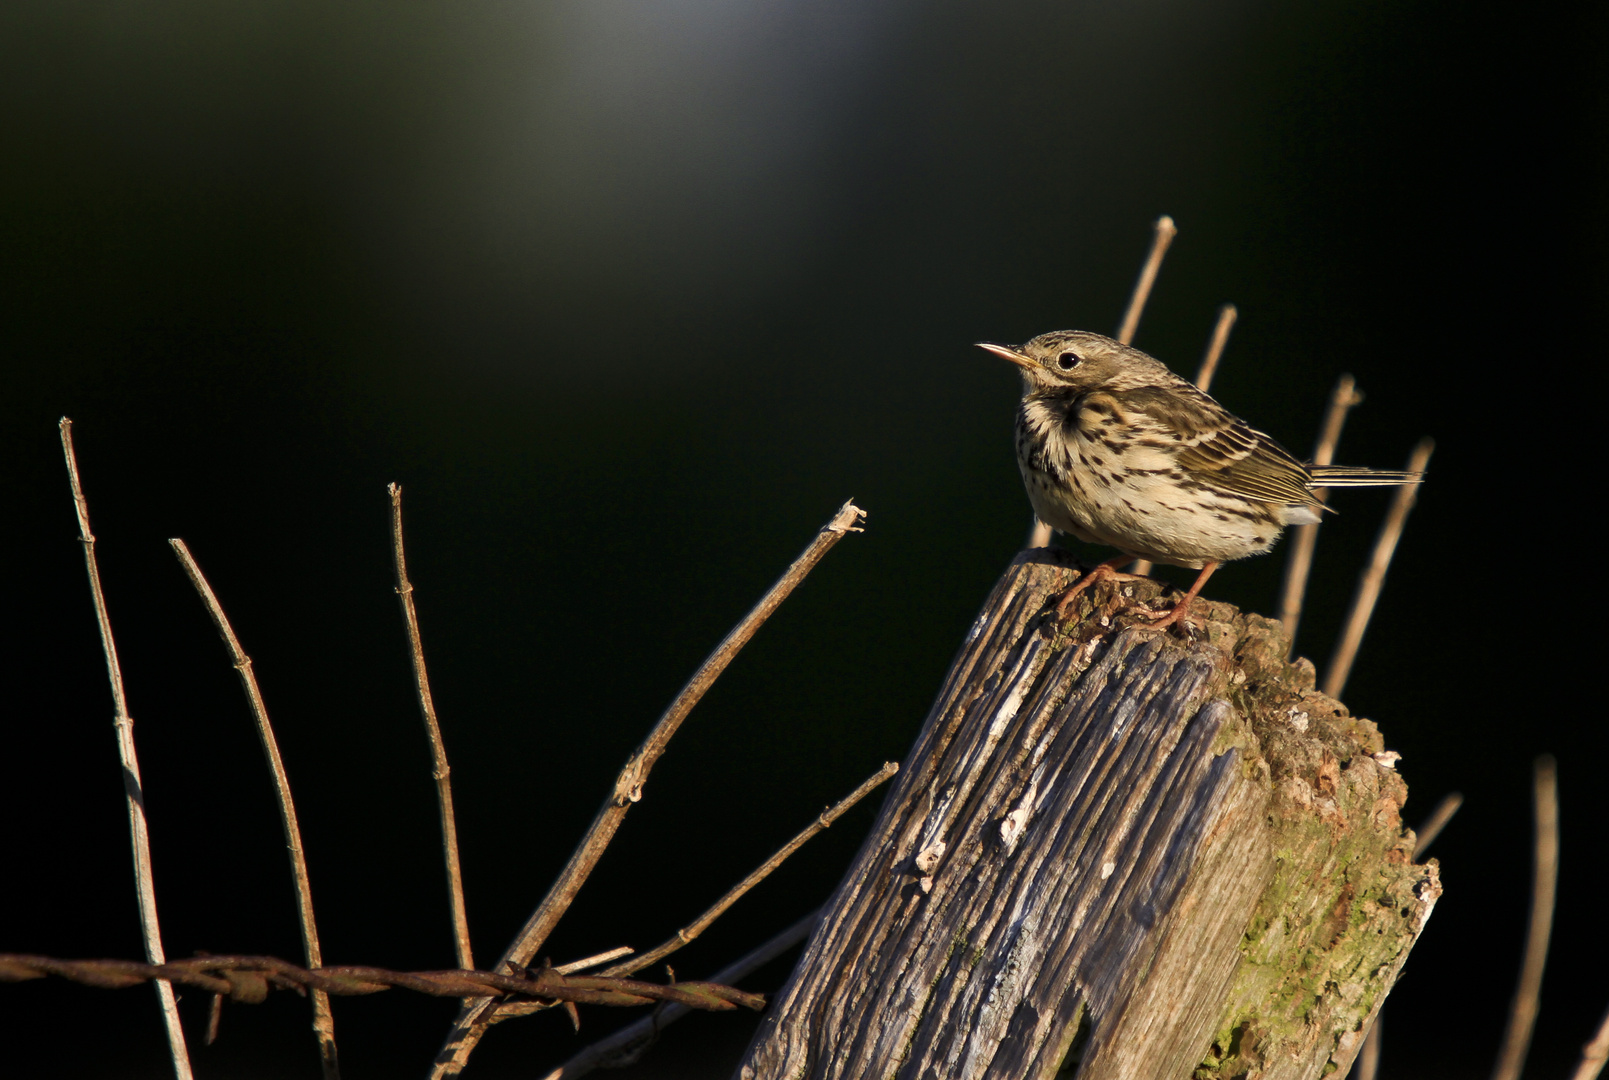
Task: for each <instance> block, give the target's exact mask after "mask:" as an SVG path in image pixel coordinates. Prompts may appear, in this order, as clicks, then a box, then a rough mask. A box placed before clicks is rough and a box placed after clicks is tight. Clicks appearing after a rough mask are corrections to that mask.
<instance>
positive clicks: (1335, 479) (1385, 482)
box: [1307, 465, 1425, 487]
mask: <svg viewBox="0 0 1609 1080" xmlns="http://www.w3.org/2000/svg"><path fill="white" fill-rule="evenodd" d="M1307 472H1308V475H1310V476H1311V477H1312V478H1313V486H1314V487H1391V486H1395V485H1398V484H1417V483H1419V482H1420V481H1422V480H1424V478H1425V474H1424V473H1422V472H1405V471H1403V470H1401V469H1359V468H1353V467H1352V466H1349V465H1309V466H1308V467H1307Z"/></svg>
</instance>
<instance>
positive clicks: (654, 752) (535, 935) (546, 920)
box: [430, 501, 866, 1078]
mask: <svg viewBox="0 0 1609 1080" xmlns="http://www.w3.org/2000/svg"><path fill="white" fill-rule="evenodd" d="M865 516H866V512H865V511H864V510H862V509H861V508H860V507H858V506H856V505H855V504H854V502H853V501H850V502H846V503H844V505H843V506H841V507H839V508H838V512H837V513H836V514H834V515H833V517H832V520H831V521H829V522H827V524H826V525H824V526H822V528H821V531H820V532H819V533H817V534H816V538H815V539H814V540H813V541H811V543H810V546H809V547H807V548H805V550H804V551H803V552H802V553H801V554H800V555H799V557H798V558H797V559H795V560H794V562H793V565H792V566H790V567H788V569H787V570H786V571H785V572H784V573H783V575H782V577H780V578H779V579H777V582H776V584H775V585H772V586H771V589H770V591H768V592H767V593H766V594H765V596H763V597H762V598H761V599H760V602H759V603H758V604H756V605H755V606H754V607H753V609H751V610H750V611H749V613H748V614H747V615H745V616H744V617H743V620H742V621H741V622H739V623H738V624H737V625H736V626H735V627H733V628H732V630H731V631H730V632H729V633H728V634H727V635H726V637H725V639H723V640H722V641H721V643H720V644H719V645H717V646H716V647H715V651H714V652H712V653H710V655H709V658H708V659H706V660H705V661H704V663H703V664H702V665H701V666H700V667H699V669H698V670H697V671H696V672H694V673H693V677H692V678H691V679H689V680H688V682H687V685H686V686H684V687H682V691H681V693H679V694H677V695H676V699H675V700H674V701H672V702H671V703H670V707H669V708H667V709H666V710H665V712H664V714H663V715H661V716H660V718H659V721H658V723H656V724H655V725H654V728H653V730H652V731H650V732H649V733H648V737H647V738H646V739H644V740H643V743H642V745H641V746H639V747H638V748H637V750H636V752H635V753H634V754H632V755H631V758H630V759H629V760H628V761H627V762H626V765H625V768H623V769H621V770H620V775H619V777H617V778H616V780H615V786H614V790H613V791H612V792H610V794H609V797H608V798H607V799H606V800H605V801H604V804H603V807H602V808H601V809H600V810H599V811H598V816H597V817H595V818H594V819H593V821H592V825H591V827H590V828H588V829H587V834H586V836H584V837H582V839H581V843H580V844H579V845H578V846H577V847H576V850H575V853H574V854H572V855H571V856H570V861H569V862H568V863H567V864H566V865H565V867H564V869H563V870H562V871H560V873H559V877H558V880H557V881H555V882H554V883H553V885H552V887H551V888H550V889H549V890H548V894H547V896H545V897H543V899H542V902H541V904H539V905H538V906H537V909H536V911H534V912H533V913H532V914H531V917H530V918H529V919H528V920H527V921H526V923H525V926H524V927H523V928H522V929H521V930H520V932H519V934H518V935H517V936H516V937H515V938H514V940H513V942H511V943H510V944H509V946H508V948H507V950H505V951H504V953H503V957H502V959H501V960H500V961H499V962H498V968H499V970H502V969H504V968H507V967H508V966H510V965H513V966H515V967H523V966H524V965H526V964H528V963H530V961H531V958H532V957H533V956H535V955H536V950H538V949H540V948H541V947H542V943H543V942H544V941H546V940H547V936H548V934H549V933H551V932H552V930H553V927H554V926H555V925H557V923H558V921H559V919H560V918H561V917H562V916H563V915H564V913H565V911H567V910H568V909H569V907H570V904H571V903H572V902H573V901H574V900H575V896H576V893H578V892H579V891H580V890H581V886H582V885H583V884H585V883H586V880H587V878H588V877H589V876H590V875H591V873H592V870H593V867H595V866H597V864H598V860H599V859H601V858H602V857H603V853H604V851H605V849H607V848H608V846H609V842H610V841H611V840H612V839H614V835H615V832H616V831H617V830H618V829H619V828H620V824H621V822H622V821H624V820H625V817H626V812H627V811H628V810H630V809H631V806H632V804H633V803H635V802H637V801H638V800H640V799H641V798H642V790H643V785H644V784H645V783H647V780H648V774H649V772H650V770H652V769H653V767H654V765H655V763H656V762H658V761H659V758H660V757H661V755H663V754H664V753H665V749H666V747H668V746H669V745H670V740H671V737H672V736H673V735H675V734H676V731H677V729H678V728H680V727H681V725H682V721H684V720H686V719H687V715H688V713H690V712H692V710H693V706H694V705H697V704H698V702H699V699H700V698H702V697H703V696H704V694H705V692H706V691H708V690H709V688H710V686H711V685H713V684H714V682H715V680H716V679H717V678H719V677H720V675H721V672H723V671H725V670H726V667H727V665H728V664H730V663H731V662H732V659H733V658H734V657H736V656H737V654H738V653H739V652H740V651H741V650H742V648H743V646H744V645H746V644H748V642H749V639H750V638H752V637H753V636H754V635H755V634H756V633H757V632H758V631H759V629H760V627H761V626H763V625H765V621H766V620H767V619H769V618H770V617H771V614H772V612H774V611H776V609H777V607H778V606H779V605H781V603H782V601H784V600H786V599H787V597H788V594H789V593H791V592H793V590H794V589H796V588H798V587H799V583H800V582H802V581H804V579H805V577H806V576H808V575H809V573H810V571H811V570H813V569H814V568H815V566H816V564H817V563H819V562H820V561H821V560H822V558H823V557H824V556H825V555H826V554H827V552H829V551H831V550H832V549H833V547H834V546H835V545H836V544H837V543H838V541H840V540H842V539H843V538H844V537H845V536H846V535H848V534H849V533H851V532H860V531H861V530H860V529H859V528H858V527H857V522H859V521H860V520H861V519H862V518H864V517H865ZM495 1009H496V1003H495V1002H492V1001H481V1002H477V1003H475V1004H472V1005H468V1006H466V1007H465V1008H464V1009H463V1010H462V1011H461V1012H460V1013H459V1014H458V1019H457V1020H456V1021H455V1022H454V1024H453V1030H452V1031H451V1032H450V1033H449V1034H448V1036H447V1041H446V1042H445V1043H444V1044H443V1046H442V1048H441V1052H440V1053H439V1054H438V1055H437V1056H436V1062H435V1065H434V1067H433V1068H432V1069H431V1072H430V1075H431V1077H432V1078H436V1077H442V1076H453V1075H456V1074H457V1073H458V1072H459V1071H460V1070H462V1069H463V1067H464V1064H465V1062H467V1061H468V1060H469V1055H470V1054H471V1053H473V1052H474V1049H475V1046H476V1044H477V1043H479V1042H480V1038H481V1035H482V1034H484V1032H485V1030H486V1026H487V1025H488V1024H489V1023H491V1022H492V1017H491V1014H492V1013H493V1012H494V1011H495Z"/></svg>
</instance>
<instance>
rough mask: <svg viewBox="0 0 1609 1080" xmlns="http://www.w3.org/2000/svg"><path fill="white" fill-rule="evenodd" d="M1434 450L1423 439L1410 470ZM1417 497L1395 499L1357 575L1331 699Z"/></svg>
mask: <svg viewBox="0 0 1609 1080" xmlns="http://www.w3.org/2000/svg"><path fill="white" fill-rule="evenodd" d="M1435 448H1436V443H1435V440H1433V439H1420V440H1419V444H1418V445H1417V446H1415V447H1414V448H1413V453H1411V454H1409V455H1408V471H1409V472H1414V473H1422V472H1424V470H1425V466H1426V465H1427V464H1429V463H1430V454H1431V451H1433V450H1435ZM1418 494H1419V485H1418V484H1403V485H1402V486H1401V487H1399V488H1397V490H1396V492H1395V493H1394V495H1393V496H1392V499H1391V509H1389V510H1387V511H1386V517H1385V521H1383V522H1382V523H1381V524H1380V535H1379V537H1377V538H1376V540H1375V542H1374V555H1373V557H1372V558H1370V560H1369V565H1368V566H1366V567H1364V569H1363V573H1362V574H1360V575H1358V588H1357V592H1355V593H1354V594H1353V596H1352V610H1351V611H1350V612H1348V613H1347V619H1346V628H1345V629H1344V630H1342V632H1341V639H1340V641H1338V642H1336V645H1335V652H1334V654H1332V655H1331V656H1330V664H1329V668H1328V670H1326V671H1325V673H1324V692H1325V693H1326V694H1328V695H1330V697H1333V698H1338V697H1340V696H1341V691H1342V690H1343V689H1344V688H1345V687H1346V680H1347V676H1348V675H1350V674H1351V673H1352V662H1353V661H1354V660H1356V659H1357V656H1358V646H1359V645H1361V644H1362V643H1363V632H1364V631H1365V630H1367V629H1368V628H1369V617H1370V616H1371V615H1373V614H1374V604H1375V601H1377V600H1379V599H1380V589H1381V587H1382V586H1384V585H1385V580H1386V570H1387V569H1388V568H1389V567H1390V566H1391V556H1392V554H1393V553H1394V552H1395V551H1396V550H1397V541H1398V540H1400V539H1401V538H1402V529H1403V526H1404V525H1405V524H1407V521H1408V511H1409V510H1412V509H1413V504H1414V501H1415V500H1416V499H1417V498H1418Z"/></svg>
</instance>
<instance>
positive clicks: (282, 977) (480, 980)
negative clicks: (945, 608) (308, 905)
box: [0, 953, 765, 1012]
mask: <svg viewBox="0 0 1609 1080" xmlns="http://www.w3.org/2000/svg"><path fill="white" fill-rule="evenodd" d="M47 975H54V976H56V977H57V978H62V979H69V980H71V981H73V982H76V983H81V984H83V985H85V986H95V987H100V988H103V989H108V990H115V989H121V988H123V987H127V986H136V985H138V984H140V983H143V982H149V981H151V980H153V979H162V980H165V981H167V982H169V983H172V984H173V985H175V986H187V987H191V988H193V989H197V990H205V991H207V992H208V993H212V994H216V995H218V996H219V997H222V998H227V999H229V1000H230V1001H236V1002H240V1003H242V1004H248V1005H255V1004H257V1003H259V1002H261V1001H263V1000H264V999H266V998H267V997H268V992H269V991H270V990H294V991H296V992H297V993H306V992H307V991H308V990H309V989H312V990H322V991H324V992H325V993H327V994H333V995H336V996H354V995H361V994H377V993H379V992H380V991H382V990H390V989H392V988H396V989H399V990H413V991H416V992H418V993H421V994H430V995H432V996H433V997H457V998H479V997H499V996H503V995H516V996H519V997H527V998H535V999H538V1000H542V1001H545V1002H548V1003H551V1004H554V1005H558V1004H561V1003H562V1004H566V1005H618V1006H625V1005H652V1004H655V1003H656V1002H673V1003H675V1004H678V1005H685V1006H687V1007H689V1008H693V1009H706V1010H711V1011H725V1010H730V1009H735V1008H737V1007H738V1006H740V1005H741V1006H743V1007H744V1008H747V1009H753V1010H755V1011H756V1012H758V1011H759V1010H760V1009H763V1008H765V998H764V997H762V996H761V995H759V994H750V993H747V992H746V991H743V990H738V989H736V988H735V987H731V986H723V985H722V984H720V983H711V982H678V983H670V984H664V983H651V982H644V981H642V980H640V979H624V978H617V977H610V976H603V975H564V974H561V973H560V972H559V971H558V970H556V969H555V968H552V967H540V968H525V969H523V970H522V972H520V973H517V974H500V973H498V972H492V971H389V970H387V969H385V968H377V967H320V968H312V969H308V968H304V967H299V966H297V965H296V964H292V963H290V962H288V961H285V960H281V959H279V958H278V957H274V956H198V957H194V958H192V959H189V960H175V961H171V962H169V963H166V964H142V963H139V962H138V961H134V960H58V959H55V958H53V957H49V956H28V955H25V954H21V953H0V982H23V981H25V980H28V979H39V978H44V977H45V976H47Z"/></svg>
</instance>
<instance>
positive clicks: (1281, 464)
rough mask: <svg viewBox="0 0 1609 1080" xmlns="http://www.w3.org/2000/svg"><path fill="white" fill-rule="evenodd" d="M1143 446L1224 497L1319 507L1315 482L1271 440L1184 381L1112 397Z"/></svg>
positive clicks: (1135, 390) (1144, 388)
mask: <svg viewBox="0 0 1609 1080" xmlns="http://www.w3.org/2000/svg"><path fill="white" fill-rule="evenodd" d="M1112 396H1113V397H1114V398H1116V399H1117V401H1118V402H1119V404H1120V405H1121V406H1122V408H1123V411H1124V412H1125V413H1127V414H1128V416H1129V419H1130V422H1131V424H1132V425H1133V427H1134V429H1135V432H1136V434H1137V435H1139V437H1140V440H1141V442H1142V444H1143V445H1145V446H1147V447H1150V448H1152V449H1156V450H1160V451H1162V452H1163V453H1167V454H1169V455H1170V456H1171V457H1172V458H1173V460H1174V461H1175V462H1176V463H1177V464H1178V466H1179V467H1180V468H1182V469H1183V470H1184V471H1185V475H1186V476H1188V477H1189V478H1190V479H1191V480H1193V481H1195V482H1196V483H1199V484H1201V485H1202V486H1204V487H1206V488H1209V489H1212V490H1216V491H1221V492H1223V493H1225V494H1230V495H1239V496H1241V497H1243V498H1248V499H1258V500H1261V501H1264V502H1271V503H1281V504H1286V505H1290V504H1299V505H1316V501H1315V500H1314V498H1313V495H1312V491H1311V487H1312V478H1311V477H1310V476H1309V475H1308V472H1307V470H1306V469H1304V468H1303V467H1302V464H1301V462H1299V461H1297V460H1296V459H1295V458H1294V457H1292V456H1291V455H1290V453H1289V452H1287V451H1286V449H1285V448H1284V447H1283V446H1281V445H1279V443H1277V442H1275V441H1274V440H1273V439H1272V438H1270V437H1269V436H1267V435H1265V434H1263V433H1262V432H1261V431H1258V430H1257V429H1256V428H1253V427H1251V426H1249V425H1248V424H1247V423H1246V422H1245V421H1244V420H1241V419H1240V418H1239V417H1237V416H1235V415H1234V414H1233V413H1231V412H1230V411H1229V410H1227V409H1225V408H1224V407H1223V406H1222V405H1219V404H1218V403H1217V402H1216V401H1214V400H1213V399H1212V398H1210V397H1208V396H1207V395H1206V394H1203V393H1202V392H1201V391H1199V390H1197V389H1196V388H1195V387H1193V386H1191V385H1190V384H1188V383H1185V382H1184V381H1183V380H1180V384H1179V385H1178V386H1177V387H1171V386H1170V387H1138V388H1135V389H1132V390H1124V391H1119V392H1116V393H1114V394H1113V395H1112Z"/></svg>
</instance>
